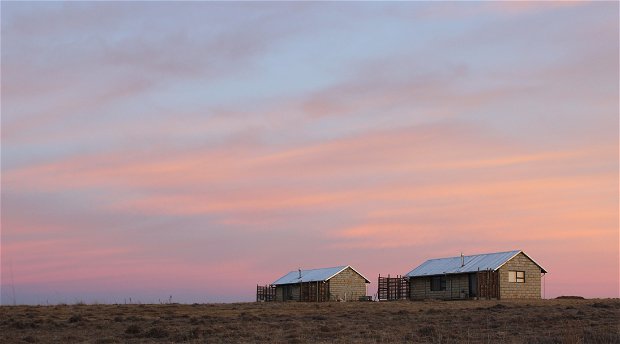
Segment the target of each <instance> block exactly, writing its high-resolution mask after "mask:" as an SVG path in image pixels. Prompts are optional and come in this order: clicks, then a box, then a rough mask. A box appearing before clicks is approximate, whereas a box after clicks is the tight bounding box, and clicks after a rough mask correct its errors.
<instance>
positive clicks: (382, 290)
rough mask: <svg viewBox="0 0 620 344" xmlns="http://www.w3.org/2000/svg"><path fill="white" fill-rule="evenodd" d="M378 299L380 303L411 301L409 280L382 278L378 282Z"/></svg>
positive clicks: (403, 278) (401, 277)
mask: <svg viewBox="0 0 620 344" xmlns="http://www.w3.org/2000/svg"><path fill="white" fill-rule="evenodd" d="M377 299H378V300H379V301H394V300H408V299H409V279H408V278H407V277H404V276H400V275H396V277H390V275H388V276H387V277H381V275H379V280H378V282H377Z"/></svg>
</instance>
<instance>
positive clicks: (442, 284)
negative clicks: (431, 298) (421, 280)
mask: <svg viewBox="0 0 620 344" xmlns="http://www.w3.org/2000/svg"><path fill="white" fill-rule="evenodd" d="M442 290H446V276H434V277H431V291H442Z"/></svg>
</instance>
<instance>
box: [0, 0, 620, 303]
mask: <svg viewBox="0 0 620 344" xmlns="http://www.w3.org/2000/svg"><path fill="white" fill-rule="evenodd" d="M1 6H2V14H1V15H2V18H1V19H2V36H1V38H2V49H1V50H2V51H1V58H2V60H1V62H2V70H1V77H2V79H1V86H2V104H1V106H2V109H1V110H2V111H1V115H2V117H1V120H2V122H1V125H2V132H1V140H2V141H1V143H2V183H1V192H2V203H1V210H2V223H1V249H2V251H1V258H2V260H1V269H2V270H1V287H2V288H1V293H0V296H1V303H2V304H13V303H28V304H45V303H61V302H66V303H72V302H77V301H84V302H95V301H97V302H124V301H126V300H128V299H129V298H130V297H131V298H132V300H137V301H139V302H158V300H162V299H165V300H168V298H169V297H170V296H172V297H173V300H174V301H176V302H189V303H192V302H232V301H252V300H253V299H254V296H255V295H254V291H255V289H254V288H255V286H256V284H257V283H258V284H267V283H270V282H273V281H274V280H276V279H277V278H278V277H280V276H282V275H283V274H284V273H286V272H288V271H292V270H296V269H297V268H299V267H301V268H304V269H311V268H317V267H328V266H339V265H351V266H353V267H355V268H356V269H357V270H358V271H360V272H361V273H362V274H364V275H365V276H367V277H368V278H369V279H370V280H371V282H372V283H371V284H370V285H369V287H368V291H369V294H373V293H374V292H375V290H376V277H377V275H378V274H379V273H380V274H382V275H384V274H385V275H387V274H392V275H395V274H404V273H406V272H408V271H410V270H411V269H413V268H414V267H415V266H417V265H418V264H420V263H422V262H423V261H425V260H427V259H429V258H438V257H447V256H458V255H459V254H461V252H463V253H465V254H478V253H487V252H498V251H508V250H523V251H525V252H526V253H527V254H528V255H529V256H531V257H533V258H534V259H535V260H536V261H537V262H539V263H540V264H541V265H542V266H543V267H544V268H545V270H547V271H548V272H549V273H548V274H547V275H546V277H545V287H544V289H545V291H544V293H545V295H544V296H545V297H547V298H550V297H556V296H560V295H581V296H584V297H619V296H620V295H619V278H620V277H619V269H620V267H619V259H620V257H619V245H620V240H619V229H618V226H619V222H618V221H619V217H618V216H619V198H618V194H619V190H620V188H619V184H618V178H619V174H618V173H619V170H618V167H619V151H618V144H619V140H618V130H619V121H618V118H619V98H618V94H619V86H618V85H619V80H618V76H619V68H618V51H619V47H618V41H619V37H618V30H619V24H618V6H619V5H618V3H617V2H526V3H522V2H463V3H459V2H438V3H433V2H388V3H380V2H360V3H357V2H320V3H309V2H303V3H291V2H282V3H271V2H256V3H255V2H248V3H246V2H230V3H222V2H181V3H173V2H112V3H106V2H2V4H1ZM577 276H581V277H579V278H577ZM582 277H583V278H582Z"/></svg>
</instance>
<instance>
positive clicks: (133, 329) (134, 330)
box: [125, 324, 142, 334]
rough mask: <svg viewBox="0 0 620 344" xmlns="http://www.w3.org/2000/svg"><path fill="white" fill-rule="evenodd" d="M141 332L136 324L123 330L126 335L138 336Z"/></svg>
mask: <svg viewBox="0 0 620 344" xmlns="http://www.w3.org/2000/svg"><path fill="white" fill-rule="evenodd" d="M141 332H142V329H141V328H140V326H138V325H136V324H131V325H129V326H127V328H126V329H125V333H126V334H139V333H141Z"/></svg>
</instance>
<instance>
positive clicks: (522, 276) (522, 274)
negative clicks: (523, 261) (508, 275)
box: [517, 271, 525, 278]
mask: <svg viewBox="0 0 620 344" xmlns="http://www.w3.org/2000/svg"><path fill="white" fill-rule="evenodd" d="M517 278H525V271H517Z"/></svg>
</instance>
